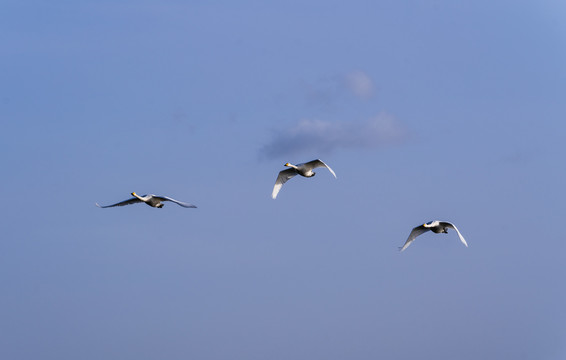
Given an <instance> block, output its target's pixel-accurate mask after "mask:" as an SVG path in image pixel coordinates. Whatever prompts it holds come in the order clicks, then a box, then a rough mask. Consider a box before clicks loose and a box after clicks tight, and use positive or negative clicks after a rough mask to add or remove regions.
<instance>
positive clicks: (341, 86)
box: [302, 70, 376, 107]
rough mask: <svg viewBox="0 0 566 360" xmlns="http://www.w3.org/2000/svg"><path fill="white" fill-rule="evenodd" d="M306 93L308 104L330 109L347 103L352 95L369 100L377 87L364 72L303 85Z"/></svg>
mask: <svg viewBox="0 0 566 360" xmlns="http://www.w3.org/2000/svg"><path fill="white" fill-rule="evenodd" d="M302 86H303V90H304V91H305V92H306V100H307V104H309V105H311V106H319V107H329V106H333V105H335V104H336V103H339V102H341V101H346V100H347V99H348V98H349V97H350V95H354V96H355V97H356V98H358V99H362V100H368V99H371V98H372V97H373V96H374V95H375V91H376V90H375V85H374V82H373V80H372V79H371V77H370V76H369V75H368V74H367V73H365V72H363V71H359V70H357V71H351V72H349V73H345V74H341V75H337V76H329V77H324V78H320V79H318V80H316V81H314V82H306V83H303V84H302Z"/></svg>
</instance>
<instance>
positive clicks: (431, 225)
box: [399, 220, 468, 251]
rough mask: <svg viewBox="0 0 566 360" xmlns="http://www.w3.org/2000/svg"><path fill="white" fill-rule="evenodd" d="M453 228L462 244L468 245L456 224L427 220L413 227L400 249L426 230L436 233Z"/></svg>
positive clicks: (404, 247) (406, 246)
mask: <svg viewBox="0 0 566 360" xmlns="http://www.w3.org/2000/svg"><path fill="white" fill-rule="evenodd" d="M448 228H450V229H454V230H456V232H457V233H458V237H459V238H460V241H461V242H462V244H464V245H466V247H468V244H467V243H466V240H464V237H463V236H462V234H460V232H459V231H458V228H456V226H455V225H454V224H452V223H449V222H447V221H438V220H436V221H430V222H427V223H426V224H422V225H420V226H417V227H416V228H414V229H413V230H412V231H411V233H410V234H409V237H408V238H407V241H405V245H403V246H402V247H400V248H399V250H400V251H403V250H405V249H406V248H408V247H409V245H411V243H412V242H413V240H415V238H416V237H417V236H419V235H421V234H424V233H425V232H427V231H429V230H430V231H432V232H433V233H436V234H440V233H445V234H446V233H448V231H447V230H446V229H448Z"/></svg>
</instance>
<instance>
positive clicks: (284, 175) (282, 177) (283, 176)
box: [271, 169, 297, 199]
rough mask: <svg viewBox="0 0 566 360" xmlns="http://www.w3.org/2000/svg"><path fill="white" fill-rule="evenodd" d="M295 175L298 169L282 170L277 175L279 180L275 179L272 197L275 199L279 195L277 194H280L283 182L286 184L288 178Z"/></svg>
mask: <svg viewBox="0 0 566 360" xmlns="http://www.w3.org/2000/svg"><path fill="white" fill-rule="evenodd" d="M295 175H297V170H295V169H286V170H282V171H280V172H279V175H278V176H277V180H275V186H274V187H273V192H272V193H271V197H272V198H274V199H275V198H276V197H277V194H279V191H280V190H281V187H282V186H283V184H285V183H286V182H287V180H289V179H290V178H292V177H293V176H295Z"/></svg>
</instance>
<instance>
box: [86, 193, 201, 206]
mask: <svg viewBox="0 0 566 360" xmlns="http://www.w3.org/2000/svg"><path fill="white" fill-rule="evenodd" d="M132 195H133V196H134V197H133V198H131V199H128V200H124V201H120V202H119V203H116V204H112V205H106V206H100V205H98V203H96V206H98V207H99V208H109V207H113V206H124V205H130V204H136V203H140V202H144V203H146V204H147V205H149V206H151V207H155V208H162V207H163V203H162V201H171V202H174V203H175V204H177V205H180V206H182V207H186V208H196V206H194V205H193V204H188V203H185V202H182V201H179V200H175V199H172V198H170V197H167V196H157V195H153V194H148V195H144V196H139V195H138V194H136V193H135V192H133V193H132Z"/></svg>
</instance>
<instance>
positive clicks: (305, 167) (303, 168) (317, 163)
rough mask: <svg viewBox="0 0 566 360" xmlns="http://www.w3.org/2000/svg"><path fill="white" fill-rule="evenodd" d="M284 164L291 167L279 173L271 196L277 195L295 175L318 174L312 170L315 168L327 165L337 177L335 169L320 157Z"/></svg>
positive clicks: (311, 175) (307, 175) (310, 175)
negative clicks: (305, 161) (303, 161)
mask: <svg viewBox="0 0 566 360" xmlns="http://www.w3.org/2000/svg"><path fill="white" fill-rule="evenodd" d="M284 166H288V167H289V168H290V169H286V170H282V171H281V172H280V173H279V176H277V180H276V181H275V186H274V187H273V192H272V193H271V197H272V198H274V199H275V198H276V197H277V194H278V193H279V191H280V190H281V187H282V186H283V184H285V183H286V182H287V181H288V180H289V179H291V178H292V177H293V176H295V175H301V176H304V177H313V176H315V175H316V173H315V172H314V171H312V170H313V169H316V168H318V167H325V168H327V169H328V171H330V172H331V173H332V175H334V177H336V174H335V173H334V171H333V170H332V169H331V168H330V167H329V166H328V165H326V164H325V163H324V162H322V160H320V159H316V160H312V161H309V162H307V163H304V164H298V165H293V164H290V163H286V164H285V165H284Z"/></svg>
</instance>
